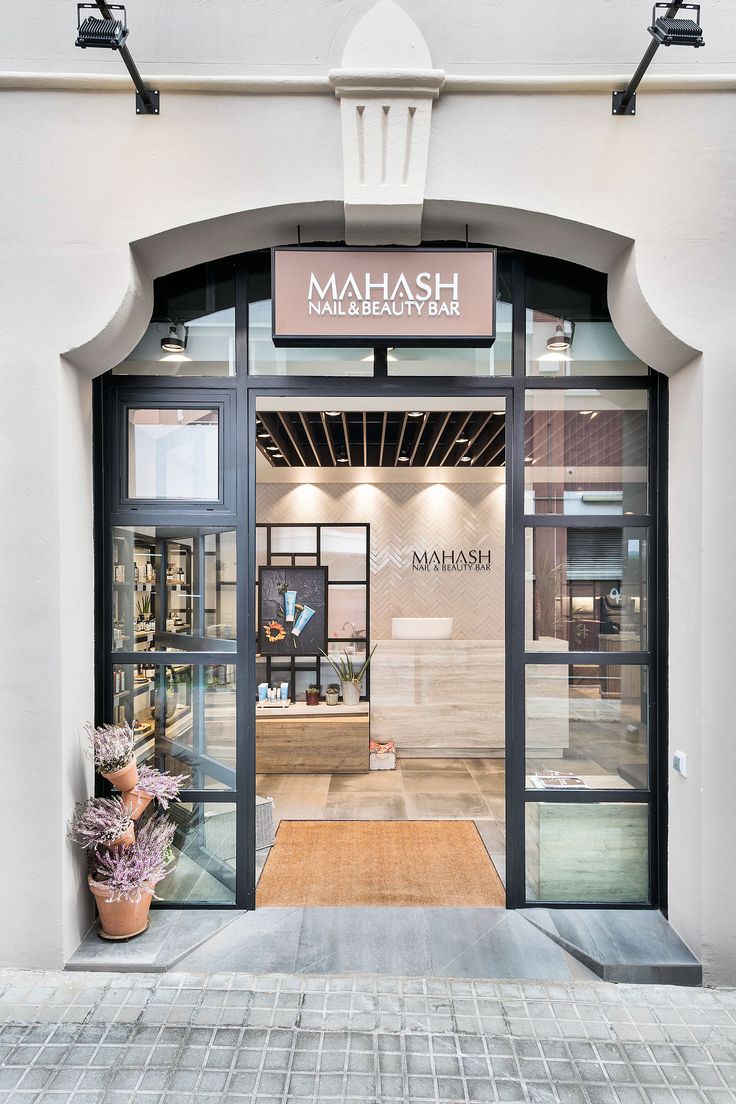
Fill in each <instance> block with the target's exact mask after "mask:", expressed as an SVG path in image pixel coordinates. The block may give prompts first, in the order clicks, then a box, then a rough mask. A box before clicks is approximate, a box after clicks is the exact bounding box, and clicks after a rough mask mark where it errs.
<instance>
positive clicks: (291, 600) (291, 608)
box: [284, 590, 296, 621]
mask: <svg viewBox="0 0 736 1104" xmlns="http://www.w3.org/2000/svg"><path fill="white" fill-rule="evenodd" d="M284 610H285V611H286V617H285V618H284V620H286V621H293V620H294V613H295V611H296V591H295V590H287V591H286V593H285V594H284Z"/></svg>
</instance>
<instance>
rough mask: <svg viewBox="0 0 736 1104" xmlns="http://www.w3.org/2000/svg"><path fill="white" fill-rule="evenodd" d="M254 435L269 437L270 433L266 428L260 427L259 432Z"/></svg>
mask: <svg viewBox="0 0 736 1104" xmlns="http://www.w3.org/2000/svg"><path fill="white" fill-rule="evenodd" d="M256 436H257V437H270V436H271V434H270V433H269V432H268V430H267V429H262V430H261V431H260V433H257V434H256Z"/></svg>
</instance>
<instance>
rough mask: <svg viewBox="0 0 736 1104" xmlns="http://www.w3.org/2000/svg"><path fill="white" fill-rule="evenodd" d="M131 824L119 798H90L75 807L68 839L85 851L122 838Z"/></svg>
mask: <svg viewBox="0 0 736 1104" xmlns="http://www.w3.org/2000/svg"><path fill="white" fill-rule="evenodd" d="M132 823H133V822H132V820H131V819H130V814H129V812H128V810H127V809H126V808H125V806H124V805H123V802H122V800H121V799H120V798H119V797H91V798H90V799H89V801H80V802H79V803H78V804H77V805H76V807H75V809H74V815H73V816H72V819H71V821H70V824H69V838H70V839H71V840H73V841H74V843H77V844H79V846H80V847H83V848H85V849H88V848H90V847H98V846H99V845H100V844H108V843H112V841H113V840H116V839H118V837H119V836H124V835H125V833H126V832H127V831H128V830H129V829H130V826H131V824H132Z"/></svg>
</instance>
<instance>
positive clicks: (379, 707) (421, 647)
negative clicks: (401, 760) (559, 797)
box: [371, 640, 570, 758]
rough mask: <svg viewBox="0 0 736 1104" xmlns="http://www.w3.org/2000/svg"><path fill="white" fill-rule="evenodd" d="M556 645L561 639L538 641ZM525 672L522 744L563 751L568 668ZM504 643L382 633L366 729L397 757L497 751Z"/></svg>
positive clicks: (534, 751)
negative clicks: (401, 637)
mask: <svg viewBox="0 0 736 1104" xmlns="http://www.w3.org/2000/svg"><path fill="white" fill-rule="evenodd" d="M540 643H543V644H544V646H545V650H549V651H551V650H553V649H554V650H562V648H566V647H567V645H566V644H564V642H562V641H549V642H547V641H544V642H540ZM526 676H527V750H528V754H530V755H538V756H540V757H544V758H550V757H553V758H557V757H560V756H562V754H563V751H564V750H565V748H567V747H568V745H569V742H570V736H569V720H568V708H567V693H568V690H567V668H566V667H564V666H560V667H557V666H556V665H555V666H544V665H542V664H533V665H531V666H528V667H527V668H526ZM504 702H505V647H504V643H503V641H500V640H381V641H379V642H378V648H377V650H376V654H375V656H374V657H373V662H372V665H371V736H372V738H373V739H374V740H378V741H380V742H381V743H383V742H385V741H387V740H393V741H394V742H395V744H396V749H397V752H398V754H399V755H403V756H427V757H431V756H503V755H504V753H505V739H506V737H505V729H504V715H505V710H504Z"/></svg>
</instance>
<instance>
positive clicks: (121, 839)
mask: <svg viewBox="0 0 736 1104" xmlns="http://www.w3.org/2000/svg"><path fill="white" fill-rule="evenodd" d="M131 843H135V825H133V824H131V826H130V828H129V829H128V831H127V832H123V834H122V836H118V837H117V839H114V840H110V842H109V843H106V844H104V845H103V846H104V847H130V845H131Z"/></svg>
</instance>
